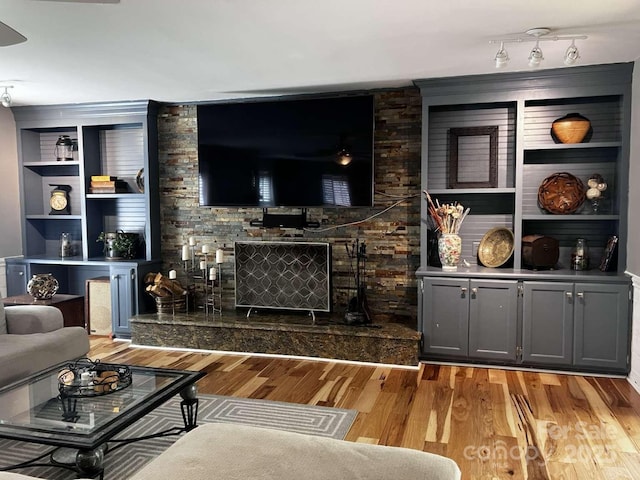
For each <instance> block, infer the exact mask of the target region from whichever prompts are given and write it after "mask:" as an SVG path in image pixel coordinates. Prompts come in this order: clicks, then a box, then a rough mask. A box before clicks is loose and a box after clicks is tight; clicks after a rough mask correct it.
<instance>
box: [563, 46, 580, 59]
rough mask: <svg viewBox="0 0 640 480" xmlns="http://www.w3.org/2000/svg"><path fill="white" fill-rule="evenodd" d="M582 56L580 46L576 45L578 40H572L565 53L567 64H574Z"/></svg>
mask: <svg viewBox="0 0 640 480" xmlns="http://www.w3.org/2000/svg"><path fill="white" fill-rule="evenodd" d="M579 58H580V52H578V47H576V41H575V40H571V45H570V46H569V48H567V51H566V52H565V53H564V64H565V65H573V64H574V63H576V62H577V61H578V59H579Z"/></svg>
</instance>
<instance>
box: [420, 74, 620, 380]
mask: <svg viewBox="0 0 640 480" xmlns="http://www.w3.org/2000/svg"><path fill="white" fill-rule="evenodd" d="M632 69H633V64H615V65H601V66H589V67H572V68H566V69H558V70H544V71H539V72H531V73H529V72H527V73H507V74H496V75H479V76H471V77H454V78H444V79H429V80H421V81H417V82H416V84H417V86H418V87H419V88H420V89H421V92H422V101H423V106H422V109H423V144H422V169H423V171H422V188H423V189H424V190H428V191H429V192H430V194H431V195H432V197H435V198H437V199H438V200H439V201H440V202H441V203H450V202H459V203H462V204H463V205H464V206H465V208H466V207H469V208H470V209H471V211H470V214H469V216H468V217H467V219H466V220H465V222H464V223H463V225H462V229H461V231H460V236H461V237H462V258H463V259H465V260H466V261H467V262H468V263H469V264H470V266H469V267H464V266H463V265H460V266H459V267H458V270H457V271H456V272H445V271H443V270H442V269H441V268H439V267H437V266H431V265H430V258H431V257H432V256H430V254H432V253H433V252H432V251H430V244H429V242H428V238H429V232H428V231H429V230H430V229H431V225H430V221H429V219H428V213H427V202H426V200H423V205H422V221H421V266H420V269H419V270H418V272H417V275H418V278H419V280H420V282H419V283H420V288H421V291H420V298H421V304H420V314H419V319H418V323H419V328H420V329H421V330H422V331H423V334H424V335H425V347H424V351H423V354H424V355H426V356H432V355H434V356H436V357H438V356H444V357H448V356H451V357H455V358H458V359H460V358H468V359H471V360H473V359H483V360H485V361H486V360H487V359H493V360H495V361H500V362H506V363H518V362H520V363H522V362H523V358H524V359H525V360H524V363H526V362H527V361H533V360H532V359H545V358H546V359H552V358H556V357H554V355H555V354H554V355H539V356H537V355H536V354H535V353H532V352H530V351H524V352H523V350H522V349H523V347H524V348H525V350H526V348H537V347H538V346H539V345H542V344H545V343H546V344H547V345H553V341H552V338H551V336H552V335H554V334H558V335H567V331H569V330H571V329H574V330H571V332H569V333H570V334H571V335H574V337H572V342H564V343H563V344H562V346H564V347H566V345H569V344H570V345H571V347H572V352H560V353H558V352H556V353H557V354H558V357H557V358H563V359H564V360H563V361H561V362H560V364H562V365H563V366H564V367H569V368H572V367H576V368H583V367H586V368H593V369H596V370H597V369H602V370H605V371H614V370H615V371H625V370H626V369H627V367H628V359H627V354H628V351H627V348H628V347H627V343H626V338H627V337H626V335H627V334H628V318H627V316H628V315H629V302H630V301H629V294H628V290H629V279H628V278H627V277H626V276H625V274H624V271H625V266H626V258H627V252H626V243H627V215H628V196H627V195H628V170H629V136H630V132H629V124H630V91H631V77H632ZM570 113H579V114H581V115H583V116H584V117H586V118H588V119H589V120H590V122H591V129H592V130H591V132H590V133H589V134H588V136H587V137H586V138H585V140H584V141H583V142H582V143H577V144H563V143H556V140H554V138H553V137H552V135H551V126H552V123H553V122H554V120H556V119H559V118H561V117H563V116H565V115H567V114H570ZM479 127H497V131H498V140H497V167H496V168H497V184H494V185H492V186H491V187H487V188H470V189H467V188H452V187H451V180H450V179H451V169H452V168H454V167H455V164H454V167H452V163H451V162H450V159H449V154H450V151H451V150H450V149H449V148H448V146H449V142H450V136H451V134H452V132H454V131H455V132H458V131H459V129H465V128H472V129H473V128H476V129H477V128H479ZM452 129H455V130H452ZM465 147H466V148H467V149H469V148H473V143H469V144H468V145H465ZM471 152H472V153H471V154H468V155H467V160H466V161H465V162H466V163H464V166H465V168H466V169H468V171H467V172H463V173H460V170H459V169H460V166H459V165H457V168H458V175H460V176H461V177H462V178H463V181H464V180H465V179H480V180H485V179H486V177H487V172H486V170H487V162H486V160H481V159H483V155H484V156H486V152H485V151H483V150H480V149H478V154H477V158H478V161H477V162H475V161H474V158H475V157H474V155H473V150H471ZM559 172H568V173H570V174H572V175H574V176H576V177H578V178H579V179H581V180H582V181H583V183H584V184H585V185H586V184H587V180H588V179H589V178H590V177H591V175H592V174H594V173H597V174H600V175H602V177H603V178H604V179H605V181H606V183H607V185H608V188H607V190H606V191H605V192H604V196H603V198H602V201H601V203H600V206H599V209H598V210H597V212H596V211H594V210H593V209H592V208H591V204H590V202H589V201H588V200H585V202H584V203H583V205H582V206H581V207H580V209H578V210H577V211H576V212H574V213H572V214H568V215H556V214H552V213H549V212H547V211H545V210H544V209H543V208H542V207H541V206H540V205H539V204H538V188H539V186H540V184H541V183H542V182H543V181H544V179H545V178H547V177H548V176H550V175H552V174H555V173H559ZM497 226H502V227H507V228H509V229H511V230H512V231H513V233H514V237H515V247H514V254H513V259H512V261H511V262H508V263H507V264H505V265H504V266H502V267H500V268H486V267H483V266H482V265H479V262H478V260H477V257H476V254H477V248H478V246H479V244H480V241H481V239H482V237H483V236H484V234H485V233H486V232H487V231H488V230H490V229H491V228H493V227H497ZM532 234H541V235H546V236H551V237H554V238H556V239H557V240H558V241H559V246H560V248H559V254H560V257H559V261H558V263H557V265H556V266H555V268H554V269H553V270H539V271H538V270H531V269H527V268H525V265H524V263H523V259H522V250H521V247H522V239H523V237H524V236H527V235H532ZM612 235H615V236H617V237H618V239H619V240H618V252H617V255H618V260H617V264H616V266H615V268H614V269H613V270H612V271H607V272H601V271H600V270H599V269H598V268H597V267H598V266H599V264H600V259H601V257H602V255H603V253H604V249H605V246H606V244H607V241H608V239H609V238H610V237H611V236H612ZM577 238H584V239H586V240H587V242H588V245H589V249H590V258H591V268H590V269H589V270H584V271H575V270H572V269H571V249H572V247H573V246H574V245H575V242H576V239H577ZM431 248H433V247H431ZM446 279H451V281H452V282H453V284H450V283H447V282H446V281H445V280H446ZM489 279H490V280H493V281H495V282H502V284H500V285H496V284H489V285H486V284H482V283H481V284H479V285H478V286H475V287H474V286H473V284H474V282H479V281H481V280H482V282H486V281H487V280H489ZM514 281H515V282H516V284H517V285H516V286H517V287H518V288H517V289H516V291H517V292H518V293H517V295H518V296H520V297H521V296H523V295H524V300H523V301H522V302H523V303H524V304H525V305H530V302H531V299H530V298H527V295H528V296H533V295H534V294H535V295H538V297H539V298H543V297H544V295H543V294H540V293H539V292H540V285H537V283H536V282H542V283H545V282H546V284H548V285H547V286H556V287H557V286H558V285H557V284H556V282H562V283H563V288H561V289H559V290H558V291H560V292H561V293H560V294H559V295H560V297H558V298H559V301H558V302H556V303H555V305H556V306H557V307H562V308H563V312H565V314H566V315H569V316H571V321H568V320H567V319H566V318H565V319H560V320H561V321H558V322H557V324H562V325H564V328H566V329H569V330H567V331H565V332H564V334H563V333H562V332H554V331H553V329H552V328H550V327H549V325H545V327H544V328H545V329H546V331H547V333H546V334H539V332H537V330H536V326H535V323H534V325H533V326H532V325H531V322H532V321H533V322H535V321H536V320H535V317H536V316H537V315H533V316H532V315H529V314H530V313H531V312H532V311H536V310H535V308H534V309H529V310H527V312H529V314H527V315H523V312H522V311H521V308H522V307H521V306H520V307H518V310H517V312H519V313H517V314H516V315H515V316H514V318H512V319H509V318H504V319H503V322H502V323H500V322H499V321H497V322H496V320H495V319H496V318H499V317H500V313H501V312H503V311H504V310H500V311H491V308H492V307H491V306H492V305H503V306H504V307H505V308H506V306H507V305H508V306H509V308H511V305H512V304H511V303H510V302H511V301H512V299H510V295H511V291H512V289H511V282H514ZM460 282H471V284H472V285H471V287H470V286H469V285H467V284H464V285H463V284H462V283H460ZM531 282H534V283H533V284H532V283H531ZM587 286H588V288H587ZM498 287H500V288H498ZM525 287H526V288H525ZM543 290H544V289H543ZM454 292H457V293H454ZM461 292H462V293H461ZM496 292H499V293H496ZM527 292H528V293H527ZM587 292H588V293H587ZM447 295H449V297H447ZM461 295H462V297H465V298H466V302H468V305H467V307H465V308H469V309H470V310H469V311H468V312H466V313H465V312H462V310H460V308H461V307H460V308H459V307H455V306H454V305H452V303H451V302H453V301H458V300H459V299H460V296H461ZM482 295H487V296H490V298H492V300H491V301H487V298H484V299H483V298H481V296H482ZM491 295H493V296H492V297H491ZM503 295H504V296H503ZM447 298H449V300H447ZM596 298H597V306H596V305H595V304H594V302H595V299H596ZM547 300H549V298H547ZM432 301H433V302H435V301H438V302H440V303H443V302H444V303H443V305H442V307H441V308H440V307H438V308H436V307H434V306H433V305H430V304H429V302H432ZM474 301H475V302H474ZM522 302H521V303H522ZM474 303H476V304H477V305H483V306H484V308H486V309H487V310H486V311H485V312H484V314H482V312H481V313H480V314H478V312H477V311H476V310H474ZM551 303H553V302H551ZM565 304H569V305H570V307H571V308H570V313H566V312H567V308H565V307H566V306H567V305H565ZM585 305H588V306H589V308H588V309H586V308H585ZM602 305H606V311H608V312H618V316H616V317H615V318H614V319H606V318H596V317H591V316H590V315H591V313H590V312H592V311H596V310H598V309H600V308H602V307H601V306H602ZM434 308H436V309H435V310H434ZM507 310H508V309H507ZM447 312H457V313H451V314H448V313H447ZM602 312H604V310H602V311H601V313H602ZM538 313H541V312H538ZM547 313H548V312H543V314H542V316H547V318H548V315H547ZM455 315H458V317H455ZM489 315H491V316H493V318H494V320H493V321H492V320H490V319H489V318H487V317H488V316H489ZM574 315H575V318H574ZM578 315H585V317H582V318H579V317H578ZM442 316H445V317H446V316H449V317H450V318H449V321H450V323H449V327H448V328H450V331H449V333H448V335H449V336H447V335H444V336H440V337H438V335H440V334H441V333H442V328H444V327H443V326H442V325H443V323H444V321H443V320H444V319H443V318H442ZM609 316H611V315H609ZM435 317H440V318H438V319H436V318H435ZM454 317H455V318H454ZM461 318H464V319H466V320H465V322H467V324H466V327H465V326H464V325H463V324H461V323H460V319H461ZM473 321H476V322H480V323H481V325H484V326H485V327H486V329H483V328H478V325H474V324H473V323H471V324H470V323H468V322H473ZM608 321H610V322H612V325H613V326H612V329H613V331H615V332H616V334H615V335H614V338H613V339H611V338H610V337H607V335H606V332H607V331H608V330H607V327H606V322H608ZM434 322H435V323H434ZM513 322H515V324H514V323H513ZM519 322H523V324H522V325H519ZM603 322H604V323H605V325H604V326H603ZM436 324H437V325H438V326H436ZM552 324H554V323H552ZM451 325H457V327H451ZM518 325H519V326H518ZM458 327H459V328H458ZM512 327H513V328H512ZM516 327H517V328H516ZM505 331H509V332H519V333H518V335H517V336H516V337H515V338H516V345H515V346H514V345H507V344H506V343H508V342H510V341H511V340H508V341H507V339H506V337H504V335H503V334H504V332H505ZM478 332H485V333H486V332H489V334H488V335H486V336H483V337H482V338H485V339H486V340H487V342H488V343H491V342H498V341H499V339H503V340H504V342H505V344H503V345H501V346H498V345H485V346H484V347H483V346H482V345H477V344H475V343H473V342H472V343H473V348H470V347H469V343H468V342H469V341H470V338H471V337H470V335H471V334H473V335H472V336H477V335H478ZM523 332H525V333H526V334H527V335H530V336H529V337H527V338H523V337H522V335H523ZM456 335H457V336H458V337H457V339H456V340H455V341H454V340H453V338H454V337H455V336H456ZM531 335H533V336H534V337H535V338H534V340H532V337H531ZM536 335H538V337H536ZM578 337H580V338H578ZM605 337H606V338H609V339H610V341H609V342H608V343H607V342H606V341H604V342H600V343H601V347H598V346H595V347H594V346H593V345H597V343H598V342H599V340H601V339H603V338H605ZM434 339H435V340H434ZM464 339H466V340H464ZM541 339H544V341H542V340H541ZM463 340H464V341H466V342H467V343H466V345H467V347H466V349H465V348H463V347H461V346H460V345H461V342H462V341H463ZM433 341H435V343H433ZM448 342H449V343H451V345H456V346H452V347H451V349H449V347H448V346H447V343H448ZM474 342H475V340H474ZM536 342H537V343H536ZM589 342H591V344H590V343H589ZM440 343H441V344H440ZM513 347H517V348H513ZM558 348H560V345H558ZM590 349H592V350H591V351H590ZM446 352H450V355H448V354H447V353H446ZM474 352H475V353H474ZM478 352H484V353H478ZM487 352H489V353H487ZM490 352H493V354H491V353H490ZM505 352H508V355H507V354H505ZM585 352H586V353H585ZM571 353H573V356H572V355H571ZM512 354H513V355H512ZM590 355H591V356H590ZM579 356H580V358H578V357H579ZM527 359H528V360H527ZM533 363H535V361H534V362H533ZM540 364H542V365H545V362H544V361H543V360H541V363H540ZM549 364H550V365H551V364H555V361H554V360H549Z"/></svg>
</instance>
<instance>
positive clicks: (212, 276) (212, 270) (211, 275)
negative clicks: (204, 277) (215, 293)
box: [209, 267, 216, 280]
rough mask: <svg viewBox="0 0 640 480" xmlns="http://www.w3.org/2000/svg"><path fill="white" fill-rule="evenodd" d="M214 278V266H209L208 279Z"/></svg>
mask: <svg viewBox="0 0 640 480" xmlns="http://www.w3.org/2000/svg"><path fill="white" fill-rule="evenodd" d="M215 279H216V268H215V267H211V268H210V269H209V280H215Z"/></svg>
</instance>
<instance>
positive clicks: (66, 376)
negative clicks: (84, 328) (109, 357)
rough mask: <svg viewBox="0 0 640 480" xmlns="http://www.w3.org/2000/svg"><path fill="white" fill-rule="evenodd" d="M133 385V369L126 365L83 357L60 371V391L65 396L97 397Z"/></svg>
mask: <svg viewBox="0 0 640 480" xmlns="http://www.w3.org/2000/svg"><path fill="white" fill-rule="evenodd" d="M129 385H131V369H130V368H129V367H127V366H126V365H117V364H112V363H101V362H100V361H93V360H89V359H88V358H83V359H80V360H76V361H75V362H73V363H70V364H69V365H67V366H66V367H65V368H63V369H62V370H60V372H59V373H58V391H59V392H60V396H61V397H63V398H68V397H95V396H98V395H106V394H108V393H113V392H117V391H118V390H122V389H123V388H126V387H128V386H129Z"/></svg>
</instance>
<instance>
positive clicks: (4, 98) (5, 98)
mask: <svg viewBox="0 0 640 480" xmlns="http://www.w3.org/2000/svg"><path fill="white" fill-rule="evenodd" d="M0 88H4V93H3V94H2V95H0V102H2V106H3V107H5V108H9V107H10V106H11V95H9V91H8V90H9V89H10V88H13V85H9V86H4V87H0Z"/></svg>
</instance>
